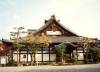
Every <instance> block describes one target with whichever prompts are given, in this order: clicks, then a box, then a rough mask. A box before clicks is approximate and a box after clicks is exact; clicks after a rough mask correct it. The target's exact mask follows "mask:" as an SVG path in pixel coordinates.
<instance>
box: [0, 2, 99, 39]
mask: <svg viewBox="0 0 100 72" xmlns="http://www.w3.org/2000/svg"><path fill="white" fill-rule="evenodd" d="M53 14H55V16H56V19H57V20H60V23H61V24H63V25H64V26H65V27H67V28H69V29H70V30H72V31H73V32H75V33H76V34H78V35H80V36H86V37H95V38H99V39H100V0H0V39H1V38H5V39H9V32H10V31H13V29H12V28H13V27H20V26H23V27H25V28H26V29H28V28H29V29H38V28H39V27H41V26H42V25H44V20H45V19H49V18H50V17H51V15H53Z"/></svg>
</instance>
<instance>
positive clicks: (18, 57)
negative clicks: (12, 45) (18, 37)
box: [17, 49, 19, 66]
mask: <svg viewBox="0 0 100 72" xmlns="http://www.w3.org/2000/svg"><path fill="white" fill-rule="evenodd" d="M18 51H19V49H17V66H19V53H18Z"/></svg>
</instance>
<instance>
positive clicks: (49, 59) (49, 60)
mask: <svg viewBox="0 0 100 72" xmlns="http://www.w3.org/2000/svg"><path fill="white" fill-rule="evenodd" d="M48 48H49V63H50V46H49V47H48Z"/></svg>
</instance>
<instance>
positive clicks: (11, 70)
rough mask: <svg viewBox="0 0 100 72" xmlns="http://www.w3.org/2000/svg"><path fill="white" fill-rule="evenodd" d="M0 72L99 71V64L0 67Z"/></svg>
mask: <svg viewBox="0 0 100 72" xmlns="http://www.w3.org/2000/svg"><path fill="white" fill-rule="evenodd" d="M0 72H100V64H88V65H70V66H50V65H46V66H24V67H0Z"/></svg>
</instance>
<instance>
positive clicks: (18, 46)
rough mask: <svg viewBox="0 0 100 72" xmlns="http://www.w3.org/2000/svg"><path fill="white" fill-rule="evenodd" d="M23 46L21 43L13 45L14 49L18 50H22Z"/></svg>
mask: <svg viewBox="0 0 100 72" xmlns="http://www.w3.org/2000/svg"><path fill="white" fill-rule="evenodd" d="M21 46H22V45H21V44H19V43H13V47H14V48H17V49H19V48H21Z"/></svg>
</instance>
